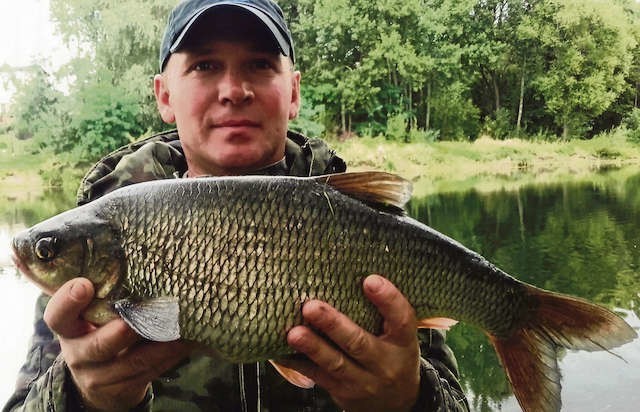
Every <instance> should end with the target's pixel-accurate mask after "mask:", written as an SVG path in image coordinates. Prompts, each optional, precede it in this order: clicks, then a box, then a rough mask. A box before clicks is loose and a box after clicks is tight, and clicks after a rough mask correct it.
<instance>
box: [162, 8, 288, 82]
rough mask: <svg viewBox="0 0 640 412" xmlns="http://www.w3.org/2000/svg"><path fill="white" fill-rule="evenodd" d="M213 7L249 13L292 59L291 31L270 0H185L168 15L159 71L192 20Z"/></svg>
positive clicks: (210, 10) (181, 41)
mask: <svg viewBox="0 0 640 412" xmlns="http://www.w3.org/2000/svg"><path fill="white" fill-rule="evenodd" d="M217 7H237V8H238V9H239V10H242V11H245V12H249V13H251V14H252V15H253V16H255V17H256V18H257V21H259V22H261V23H262V24H264V26H265V27H266V28H267V29H268V31H269V32H270V33H271V34H272V35H273V39H274V40H275V42H276V43H277V45H278V49H279V50H280V52H281V53H282V54H283V55H285V56H287V57H289V58H291V61H295V60H294V52H293V40H292V39H291V32H290V31H289V28H288V27H287V23H286V22H285V21H284V14H283V13H282V9H280V6H278V5H277V4H276V3H275V2H273V1H272V0H185V1H183V2H181V3H180V4H178V5H177V6H176V7H175V8H174V9H173V11H171V14H170V15H169V21H168V23H167V28H166V29H165V32H164V36H163V37H162V43H161V45H160V71H162V70H164V66H165V65H166V64H167V60H169V56H171V54H172V53H175V52H176V51H178V50H179V49H180V48H181V47H182V45H183V44H182V43H183V40H184V39H185V37H186V35H187V33H188V32H189V31H190V30H191V29H192V28H193V27H194V26H195V25H196V22H197V21H198V20H199V19H200V18H201V17H202V16H203V15H204V14H208V13H210V12H212V11H214V9H215V8H217Z"/></svg>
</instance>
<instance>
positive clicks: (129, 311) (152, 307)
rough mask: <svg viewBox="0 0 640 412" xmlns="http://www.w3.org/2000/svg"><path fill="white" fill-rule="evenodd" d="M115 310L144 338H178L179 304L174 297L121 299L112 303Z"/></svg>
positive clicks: (161, 339)
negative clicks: (139, 299)
mask: <svg viewBox="0 0 640 412" xmlns="http://www.w3.org/2000/svg"><path fill="white" fill-rule="evenodd" d="M114 308H115V310H116V312H118V314H119V315H120V316H121V317H122V319H124V321H125V322H127V324H128V325H129V326H130V327H131V329H133V330H134V331H136V333H137V334H138V335H140V336H142V337H143V338H145V339H148V340H151V341H155V342H170V341H174V340H177V339H180V324H179V315H180V306H179V305H178V299H177V298H174V297H161V298H154V299H149V300H144V301H139V302H137V301H133V300H130V299H122V300H119V301H117V302H116V303H115V304H114Z"/></svg>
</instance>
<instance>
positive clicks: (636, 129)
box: [622, 107, 640, 141]
mask: <svg viewBox="0 0 640 412" xmlns="http://www.w3.org/2000/svg"><path fill="white" fill-rule="evenodd" d="M622 125H623V126H624V127H625V128H626V129H627V131H628V136H629V139H631V140H634V141H640V109H639V108H637V107H634V108H633V110H631V113H629V114H628V115H627V116H625V118H624V119H622Z"/></svg>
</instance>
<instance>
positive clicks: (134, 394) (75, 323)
mask: <svg viewBox="0 0 640 412" xmlns="http://www.w3.org/2000/svg"><path fill="white" fill-rule="evenodd" d="M93 294H94V289H93V285H92V284H91V282H90V281H89V280H87V279H84V278H77V279H72V280H70V281H68V282H67V283H65V284H64V285H63V286H62V287H61V288H60V289H58V291H57V292H56V293H55V294H54V295H53V296H52V297H51V300H50V301H49V304H48V305H47V309H46V311H45V314H44V320H45V322H46V323H47V325H49V328H51V330H52V331H53V332H55V333H56V334H57V335H58V336H59V339H60V348H61V352H62V356H63V358H64V360H65V362H66V364H67V367H68V368H69V370H70V372H71V375H72V377H73V380H74V382H75V384H76V386H77V388H78V390H79V393H80V395H81V396H82V399H83V402H84V403H85V407H87V409H89V410H103V411H109V410H123V409H129V408H132V407H134V406H136V405H138V404H139V403H140V402H141V401H142V400H143V399H144V396H145V394H146V391H147V388H148V386H149V385H150V382H151V381H152V380H153V379H155V378H157V377H158V376H160V375H161V374H162V373H164V372H165V371H166V370H168V369H169V368H171V367H173V366H174V365H175V364H177V363H178V362H179V361H180V360H181V359H183V358H184V357H186V356H188V354H189V352H190V348H189V346H188V345H187V344H186V343H183V342H180V341H176V342H168V343H157V342H143V341H142V340H141V338H140V337H139V336H138V335H136V333H135V332H133V331H132V330H131V329H130V328H129V327H128V326H127V325H126V323H125V322H124V321H123V320H122V319H116V320H112V321H110V322H109V323H107V324H105V325H104V326H102V327H96V326H94V325H92V324H91V323H89V322H87V321H85V320H84V319H82V317H81V314H82V312H83V310H84V309H85V308H86V307H87V306H88V304H89V303H90V302H91V300H92V299H93Z"/></svg>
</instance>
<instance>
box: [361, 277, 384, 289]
mask: <svg viewBox="0 0 640 412" xmlns="http://www.w3.org/2000/svg"><path fill="white" fill-rule="evenodd" d="M383 285H384V282H383V280H382V278H381V277H380V276H376V275H371V276H369V277H368V278H367V279H366V282H365V287H366V288H367V289H368V290H369V292H371V293H378V292H380V290H381V289H382V286H383Z"/></svg>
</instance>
